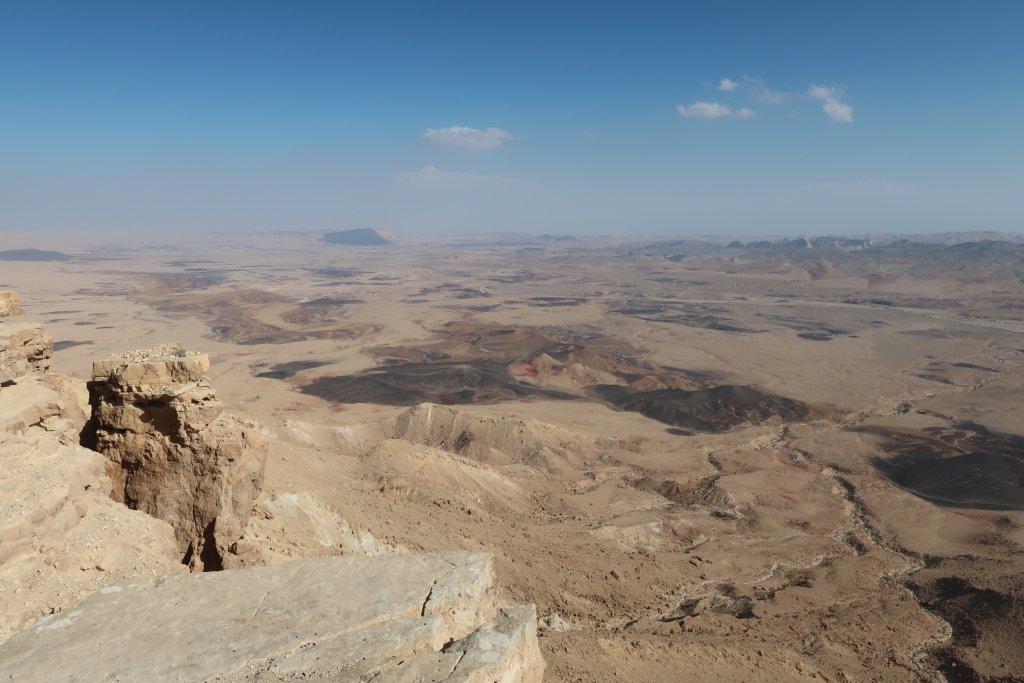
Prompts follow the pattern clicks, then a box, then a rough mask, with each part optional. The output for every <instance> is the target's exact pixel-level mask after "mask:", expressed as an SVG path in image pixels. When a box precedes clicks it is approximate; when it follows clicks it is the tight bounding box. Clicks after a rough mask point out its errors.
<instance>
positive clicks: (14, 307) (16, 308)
mask: <svg viewBox="0 0 1024 683" xmlns="http://www.w3.org/2000/svg"><path fill="white" fill-rule="evenodd" d="M24 312H25V311H24V310H22V308H21V305H20V304H19V301H18V293H17V292H15V291H10V290H8V291H3V292H0V318H7V317H10V316H14V315H21V314H22V313H24Z"/></svg>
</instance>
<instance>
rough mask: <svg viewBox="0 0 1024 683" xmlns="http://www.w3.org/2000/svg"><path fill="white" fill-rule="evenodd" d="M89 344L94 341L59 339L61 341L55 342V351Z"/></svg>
mask: <svg viewBox="0 0 1024 683" xmlns="http://www.w3.org/2000/svg"><path fill="white" fill-rule="evenodd" d="M96 329H103V328H96ZM89 344H92V342H91V341H59V342H54V343H53V350H54V351H63V350H64V349H70V348H73V347H75V346H87V345H89Z"/></svg>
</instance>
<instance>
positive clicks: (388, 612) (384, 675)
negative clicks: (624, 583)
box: [0, 552, 544, 683]
mask: <svg viewBox="0 0 1024 683" xmlns="http://www.w3.org/2000/svg"><path fill="white" fill-rule="evenodd" d="M493 584H494V572H493V569H492V565H491V556H490V555H484V554H470V553H454V552H453V553H433V554H427V555H401V556H381V557H357V556H350V557H335V558H323V559H308V560H299V561H296V562H290V563H286V564H279V565H273V566H270V567H256V568H250V569H242V570H237V571H229V572H220V573H216V574H203V575H191V576H175V577H163V578H147V579H136V580H134V581H128V582H124V583H121V584H118V585H111V586H108V587H106V588H104V589H102V590H101V591H99V592H98V593H96V594H94V595H93V596H92V597H90V598H89V599H87V600H86V601H85V602H83V603H82V604H80V605H79V606H78V607H76V608H75V609H74V610H71V611H69V612H66V613H64V614H54V615H51V616H47V617H43V618H42V619H40V620H39V621H37V622H36V623H35V624H34V625H32V626H30V627H28V628H26V629H25V630H24V631H22V632H21V633H19V634H18V635H16V636H14V637H13V638H11V639H10V640H8V641H7V642H6V643H4V644H3V645H0V662H4V672H5V673H6V674H8V675H9V676H10V677H11V679H12V680H18V681H46V682H47V683H50V682H53V681H77V680H83V674H85V672H88V673H87V675H85V676H84V678H85V679H88V680H123V681H171V680H190V681H199V680H201V681H209V680H218V681H251V680H256V679H258V680H260V681H285V680H287V681H293V680H299V679H303V680H307V679H314V680H331V681H351V682H353V683H354V682H356V681H370V680H372V681H375V682H377V683H382V682H385V681H388V682H395V681H409V682H412V681H449V682H452V683H454V682H456V681H460V682H464V683H490V682H492V681H494V682H499V681H500V682H502V683H534V682H537V681H540V680H541V679H542V677H543V673H544V660H543V659H542V658H541V655H540V650H539V647H538V643H537V616H536V611H535V610H534V608H533V607H532V606H520V607H511V608H503V609H500V608H497V607H495V600H494V589H493ZM186 624H187V626H185V625H186ZM111 643H116V644H117V645H116V647H111V645H110V644H111ZM43 663H45V664H43Z"/></svg>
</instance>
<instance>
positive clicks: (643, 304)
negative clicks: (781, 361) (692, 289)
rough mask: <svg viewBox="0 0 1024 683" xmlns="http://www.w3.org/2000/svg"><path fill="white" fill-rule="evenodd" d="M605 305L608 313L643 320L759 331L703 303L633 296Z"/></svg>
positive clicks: (710, 328) (742, 331)
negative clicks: (655, 299) (666, 300)
mask: <svg viewBox="0 0 1024 683" xmlns="http://www.w3.org/2000/svg"><path fill="white" fill-rule="evenodd" d="M607 308H608V310H609V311H610V312H612V313H619V314H620V315H628V316H630V317H633V318H637V319H638V320H645V321H647V322H655V323H673V324H676V325H686V326H688V327H700V328H703V329H706V330H718V331H719V332H733V333H751V332H758V331H759V330H754V329H751V328H749V327H743V326H742V325H739V324H737V323H736V322H734V321H733V320H731V319H729V318H727V317H726V316H725V313H726V311H725V309H722V308H718V307H715V306H709V305H707V304H692V303H685V302H675V301H673V302H659V301H650V300H636V301H626V302H621V303H615V304H609V305H608V307H607Z"/></svg>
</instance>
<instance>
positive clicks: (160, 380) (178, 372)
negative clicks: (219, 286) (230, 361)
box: [82, 344, 267, 571]
mask: <svg viewBox="0 0 1024 683" xmlns="http://www.w3.org/2000/svg"><path fill="white" fill-rule="evenodd" d="M209 369H210V359H209V357H208V356H207V355H206V354H200V353H195V352H188V351H185V350H184V349H183V348H182V347H181V346H180V345H178V344H164V345H162V346H157V347H155V348H152V349H147V350H144V351H131V352H128V353H124V354H121V355H117V356H114V357H112V358H109V359H106V360H101V361H96V362H95V363H93V371H92V381H91V382H89V402H90V404H91V407H92V417H91V418H90V421H89V424H88V426H87V427H86V429H85V431H84V432H83V436H82V444H83V445H85V446H87V447H89V448H92V449H94V450H96V451H99V452H100V453H102V454H104V455H105V456H106V457H107V458H108V460H109V461H110V466H109V467H108V474H109V475H110V478H111V479H112V480H113V482H114V490H113V492H114V498H115V499H116V500H119V501H121V502H123V503H125V504H126V505H127V506H128V507H130V508H132V509H135V510H142V511H144V512H147V513H149V514H151V515H153V516H154V517H157V518H159V519H162V520H164V521H166V522H168V523H169V524H170V525H171V526H172V527H174V534H175V537H176V538H177V541H178V550H179V551H180V552H181V553H182V557H183V562H184V563H185V564H188V565H189V567H190V568H192V569H193V570H195V571H202V570H204V569H205V570H211V569H214V570H216V569H222V568H223V566H224V557H225V555H226V554H227V553H228V551H229V548H230V546H231V544H232V543H234V542H235V541H237V540H238V539H239V537H241V535H242V531H243V529H244V528H245V524H246V522H247V521H248V519H249V514H250V511H251V509H252V504H253V501H254V500H255V498H256V495H257V493H258V492H259V489H260V486H261V484H262V482H263V473H264V468H265V466H266V460H267V452H266V440H265V439H264V438H263V436H261V434H260V431H259V426H258V425H256V424H255V423H247V422H242V421H241V420H239V419H237V418H235V417H233V416H231V415H229V414H228V413H226V412H224V407H223V404H222V403H221V402H220V401H218V400H217V397H216V394H215V393H214V390H213V387H212V386H211V385H210V378H209V375H208V374H207V373H208V371H209Z"/></svg>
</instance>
